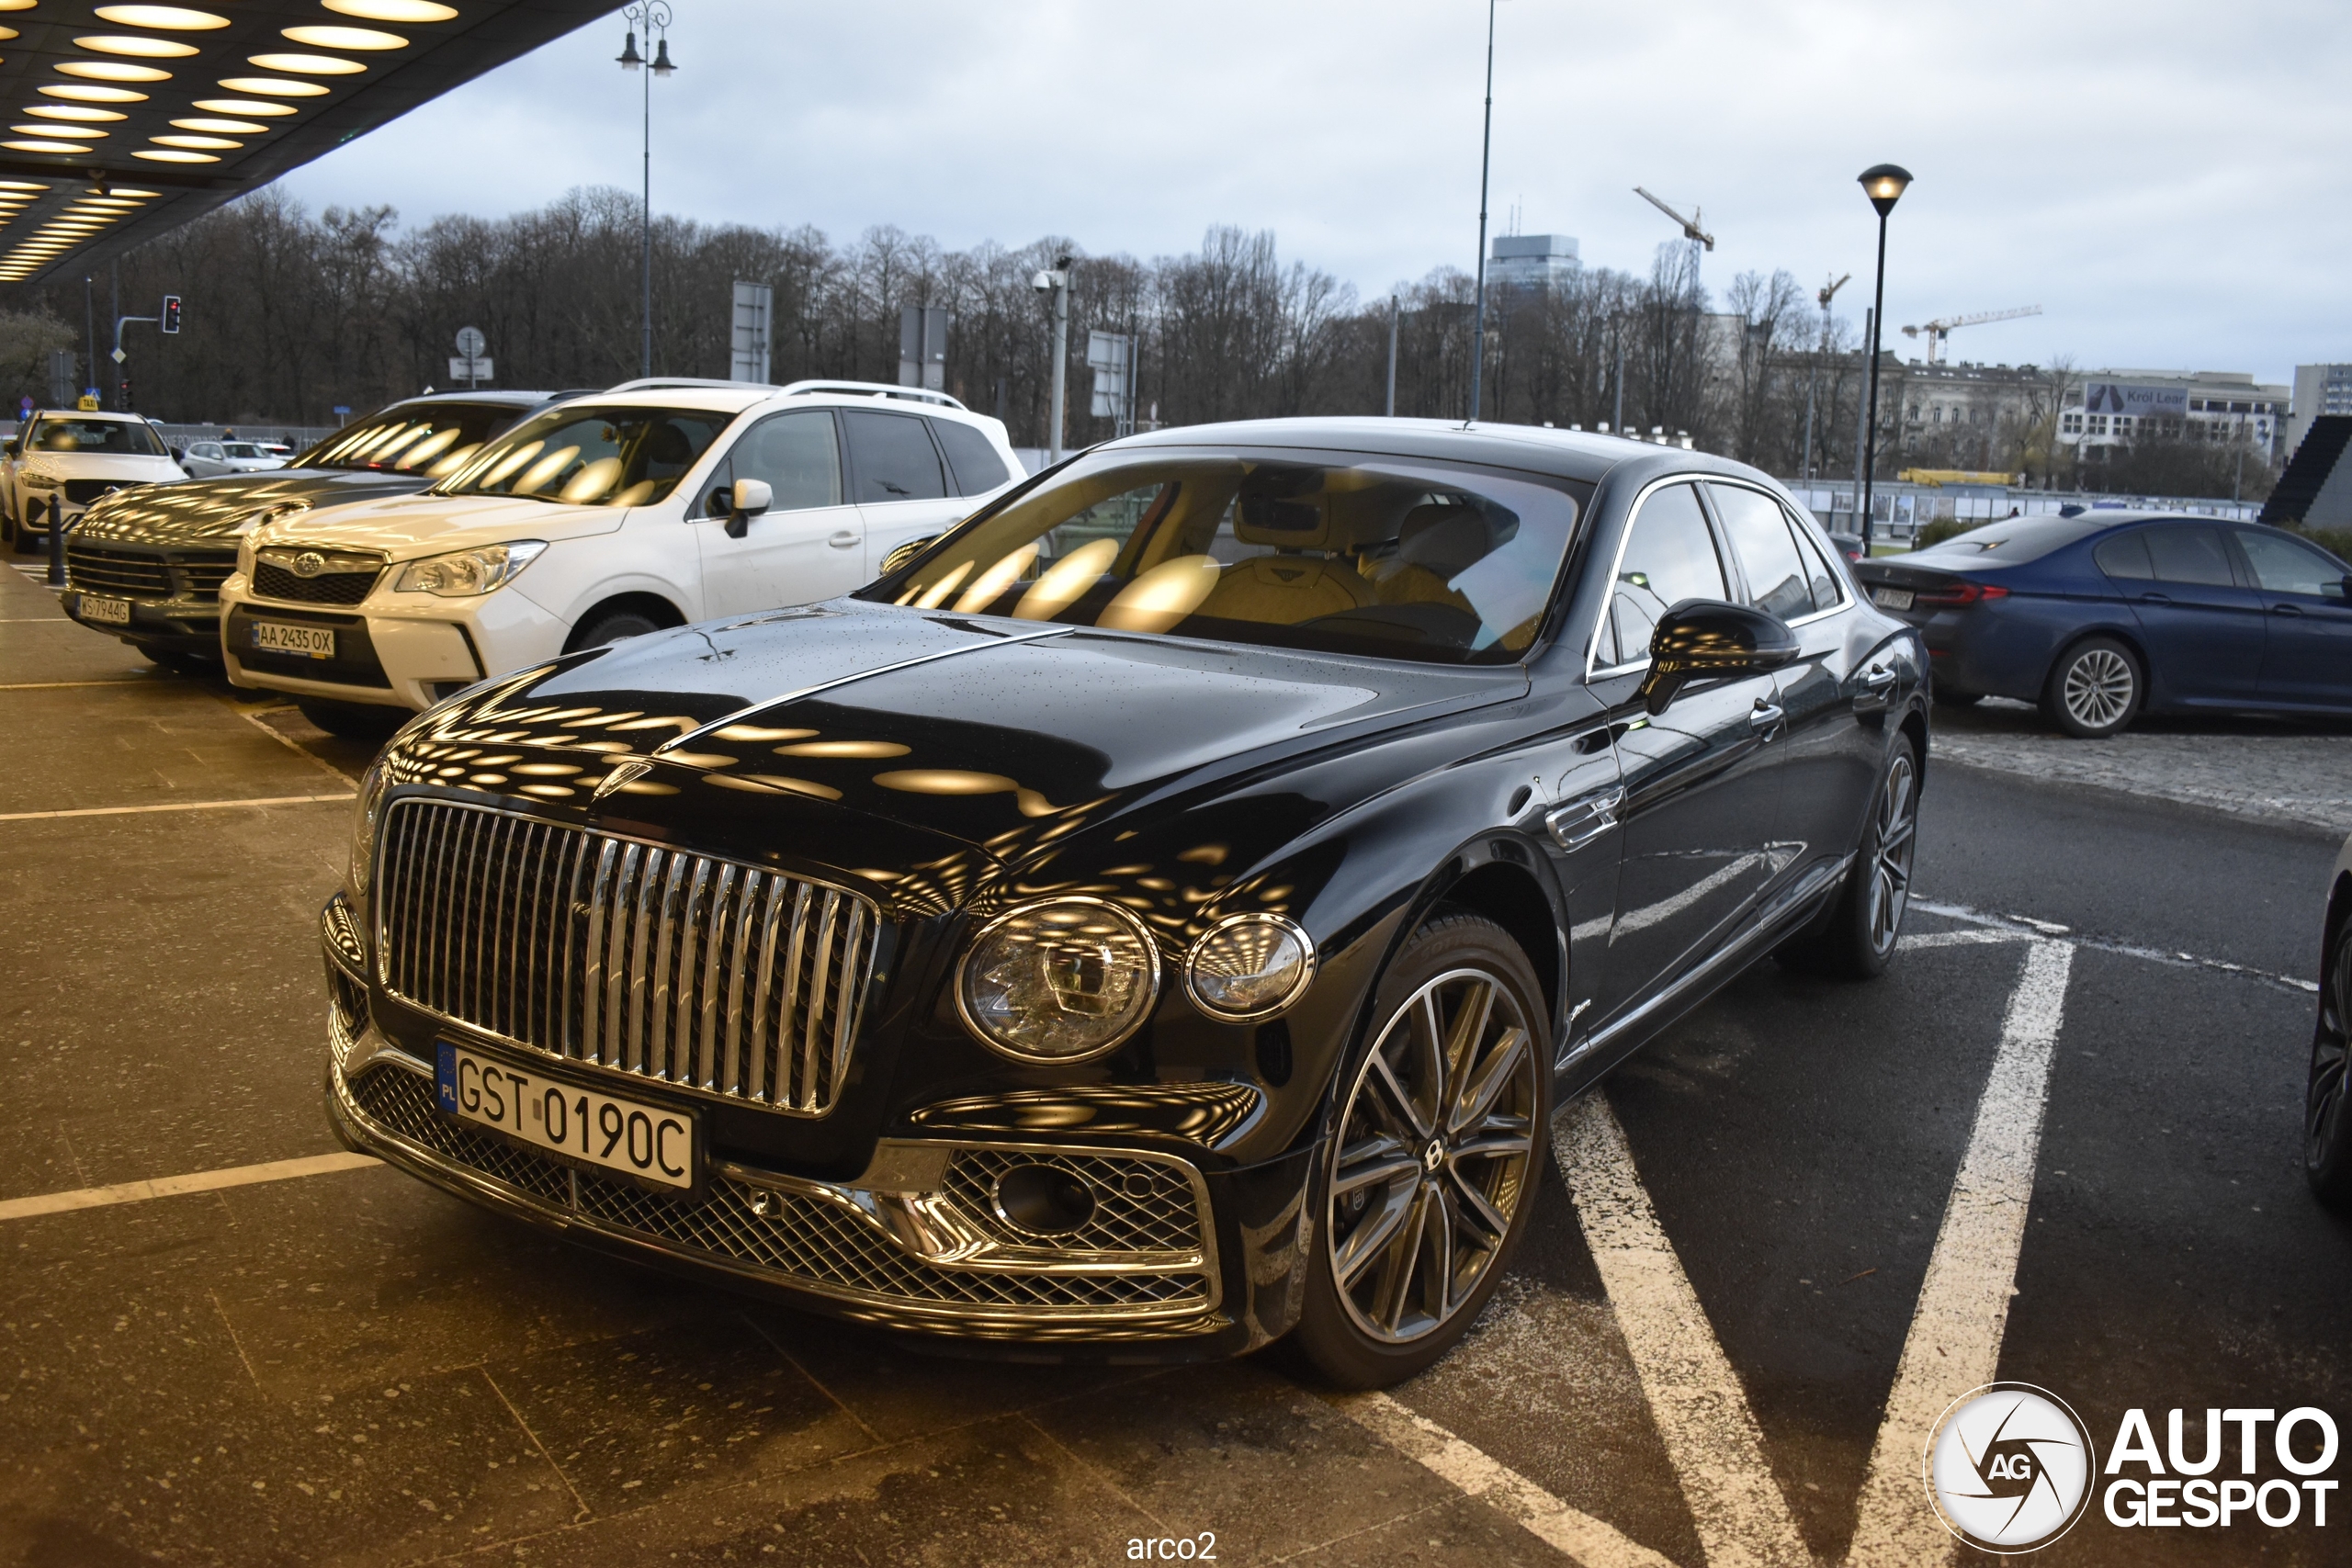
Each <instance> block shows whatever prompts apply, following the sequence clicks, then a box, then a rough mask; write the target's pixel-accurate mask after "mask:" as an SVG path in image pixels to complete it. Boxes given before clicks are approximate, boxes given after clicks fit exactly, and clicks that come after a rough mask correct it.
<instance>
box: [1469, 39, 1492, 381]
mask: <svg viewBox="0 0 2352 1568" xmlns="http://www.w3.org/2000/svg"><path fill="white" fill-rule="evenodd" d="M1494 152H1495V0H1487V123H1486V130H1485V131H1484V132H1483V133H1482V134H1481V137H1480V140H1479V143H1478V307H1477V311H1476V316H1475V317H1474V318H1473V320H1472V322H1471V331H1470V338H1471V343H1470V417H1469V419H1467V420H1465V421H1464V423H1469V424H1475V423H1477V420H1478V378H1479V373H1480V372H1481V371H1482V370H1484V369H1485V367H1486V363H1487V171H1488V170H1489V169H1490V168H1491V167H1492V166H1493V163H1494Z"/></svg>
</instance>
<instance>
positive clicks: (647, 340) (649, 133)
mask: <svg viewBox="0 0 2352 1568" xmlns="http://www.w3.org/2000/svg"><path fill="white" fill-rule="evenodd" d="M645 41H646V45H647V47H648V48H650V47H651V46H652V43H653V28H652V25H651V21H650V18H649V19H648V22H647V26H646V29H645ZM639 75H641V76H643V77H644V78H645V84H644V85H645V205H644V207H643V208H642V209H640V212H641V214H642V217H641V220H640V221H639V227H638V238H639V248H640V251H641V253H642V255H641V261H640V266H639V280H640V283H641V285H642V290H643V293H642V299H641V301H640V306H641V309H642V310H643V312H644V318H645V327H644V332H645V336H644V344H643V349H642V352H641V353H640V354H639V356H638V359H639V368H638V372H637V373H638V374H639V375H640V376H645V377H650V376H651V375H652V374H653V66H652V62H650V61H649V62H646V66H645V69H644V70H642V71H640V72H639Z"/></svg>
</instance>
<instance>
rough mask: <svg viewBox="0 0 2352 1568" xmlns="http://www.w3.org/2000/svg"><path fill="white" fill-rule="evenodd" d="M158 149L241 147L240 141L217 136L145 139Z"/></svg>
mask: <svg viewBox="0 0 2352 1568" xmlns="http://www.w3.org/2000/svg"><path fill="white" fill-rule="evenodd" d="M147 140H148V141H152V142H153V143H154V144H155V145H156V146H158V147H218V148H222V149H224V150H225V149H227V148H231V147H243V145H244V143H243V142H242V141H228V140H226V139H224V138H222V137H218V136H151V137H149V138H148V139H147Z"/></svg>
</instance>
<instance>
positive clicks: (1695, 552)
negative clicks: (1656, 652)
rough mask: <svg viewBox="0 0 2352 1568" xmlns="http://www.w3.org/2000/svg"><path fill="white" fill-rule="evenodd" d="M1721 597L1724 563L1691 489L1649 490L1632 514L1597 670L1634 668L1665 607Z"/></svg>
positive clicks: (1724, 592) (1602, 634)
mask: <svg viewBox="0 0 2352 1568" xmlns="http://www.w3.org/2000/svg"><path fill="white" fill-rule="evenodd" d="M1726 596H1727V590H1726V589H1725V587H1724V563H1723V561H1722V560H1721V558H1718V557H1717V556H1716V554H1715V540H1714V536H1713V533H1711V532H1710V531H1709V530H1708V527H1707V518H1706V514H1705V513H1702V512H1701V511H1700V510H1699V491H1698V488H1697V487H1696V486H1694V485H1689V484H1672V485H1668V486H1667V487H1665V488H1664V489H1663V490H1657V491H1651V492H1650V494H1649V497H1648V499H1646V500H1645V501H1644V502H1642V509H1641V511H1639V512H1637V513H1634V522H1633V531H1632V533H1631V534H1629V535H1628V536H1626V539H1625V550H1624V554H1623V555H1622V556H1621V557H1619V558H1618V562H1617V585H1616V588H1615V590H1614V591H1613V592H1611V594H1610V596H1609V614H1608V615H1607V616H1606V617H1605V618H1604V619H1603V621H1602V623H1601V626H1600V649H1599V653H1598V657H1596V658H1595V659H1594V660H1593V662H1594V663H1595V664H1597V665H1602V666H1610V665H1628V664H1640V663H1643V662H1645V661H1646V660H1648V658H1649V656H1650V633H1651V632H1652V631H1653V630H1655V629H1656V628H1657V623H1658V620H1659V618H1660V617H1661V616H1663V615H1665V614H1666V612H1667V609H1668V606H1669V605H1673V604H1679V603H1681V602H1682V601H1683V600H1685V599H1722V598H1724V597H1726Z"/></svg>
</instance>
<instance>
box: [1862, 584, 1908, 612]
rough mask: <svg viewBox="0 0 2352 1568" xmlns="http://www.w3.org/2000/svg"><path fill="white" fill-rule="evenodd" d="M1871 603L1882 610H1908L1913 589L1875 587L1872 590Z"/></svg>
mask: <svg viewBox="0 0 2352 1568" xmlns="http://www.w3.org/2000/svg"><path fill="white" fill-rule="evenodd" d="M1871 604H1875V605H1877V606H1878V607H1879V608H1880V609H1882V610H1907V609H1909V608H1910V607H1911V590H1909V589H1908V588H1873V589H1871Z"/></svg>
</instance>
